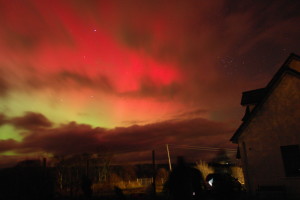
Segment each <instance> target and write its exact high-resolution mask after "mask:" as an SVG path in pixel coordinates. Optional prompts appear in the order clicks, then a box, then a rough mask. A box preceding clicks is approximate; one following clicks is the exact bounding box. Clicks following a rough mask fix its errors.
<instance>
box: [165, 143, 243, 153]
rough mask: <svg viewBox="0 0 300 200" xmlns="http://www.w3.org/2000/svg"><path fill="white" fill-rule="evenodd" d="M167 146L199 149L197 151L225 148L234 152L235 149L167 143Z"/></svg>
mask: <svg viewBox="0 0 300 200" xmlns="http://www.w3.org/2000/svg"><path fill="white" fill-rule="evenodd" d="M169 146H173V148H177V149H191V150H199V151H221V150H225V151H228V152H236V151H237V150H236V149H230V148H218V147H201V146H189V145H177V144H169Z"/></svg>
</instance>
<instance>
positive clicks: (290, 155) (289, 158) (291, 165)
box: [280, 145, 300, 177]
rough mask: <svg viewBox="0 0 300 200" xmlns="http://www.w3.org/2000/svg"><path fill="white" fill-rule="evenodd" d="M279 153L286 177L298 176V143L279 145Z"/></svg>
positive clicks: (299, 168) (299, 164) (299, 163)
mask: <svg viewBox="0 0 300 200" xmlns="http://www.w3.org/2000/svg"><path fill="white" fill-rule="evenodd" d="M280 149H281V155H282V160H283V165H284V169H285V175H286V176H287V177H293V176H300V148H299V145H289V146H281V147H280Z"/></svg>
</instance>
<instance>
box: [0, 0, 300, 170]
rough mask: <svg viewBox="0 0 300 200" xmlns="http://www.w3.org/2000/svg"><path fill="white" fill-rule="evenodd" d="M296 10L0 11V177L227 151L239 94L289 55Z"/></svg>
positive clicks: (3, 6)
mask: <svg viewBox="0 0 300 200" xmlns="http://www.w3.org/2000/svg"><path fill="white" fill-rule="evenodd" d="M299 9H300V4H299V2H296V1H288V2H283V1H279V0H274V1H263V2H261V1H257V2H255V1H250V0H249V1H247V0H246V1H243V2H242V3H241V2H240V1H226V0H218V1H212V2H210V1H206V2H203V1H196V0H189V1H181V2H170V1H147V0H136V1H135V0H130V1H121V0H120V1H115V0H114V1H93V0H91V1H84V0H75V1H74V0H72V1H71V0H63V1H38V0H36V1H35V0H25V1H17V0H11V1H4V0H3V1H0V26H1V29H0V113H1V114H0V157H1V162H2V163H0V165H2V166H4V165H7V164H9V163H13V162H16V161H18V160H20V159H23V158H25V157H26V158H28V157H30V156H33V157H38V156H40V155H44V154H47V155H56V154H72V153H80V152H84V151H86V152H93V151H96V149H97V148H98V147H99V146H101V147H105V148H106V149H109V150H110V151H115V152H122V151H129V152H135V153H132V154H134V155H136V156H135V157H134V158H133V156H128V157H126V156H123V157H122V158H120V159H119V160H123V161H124V160H125V161H139V162H142V161H145V160H150V157H149V158H148V157H147V156H148V154H147V153H143V151H144V152H147V151H151V150H152V149H153V148H161V147H162V146H164V145H165V144H167V143H171V144H180V145H194V146H213V147H234V146H232V145H231V144H230V143H229V141H228V140H229V138H230V136H231V135H232V134H233V132H234V129H235V128H236V127H237V125H238V124H239V122H240V119H241V117H242V115H243V109H242V108H241V107H240V105H239V102H240V96H241V92H242V91H244V90H249V89H255V88H259V87H264V85H265V84H266V83H267V81H268V80H269V79H270V78H271V77H272V75H273V74H274V73H275V71H276V70H277V69H278V68H279V66H280V65H281V63H283V61H284V60H285V58H286V57H287V56H288V55H289V53H291V52H294V53H298V54H299V52H300V48H299V46H300V45H299V44H300V39H299V34H300V29H299V28H298V26H297V25H298V24H299V22H300V14H299ZM262 10H263V12H262ZM66 141H68V143H66ZM77 147H78V148H77ZM79 147H80V148H79ZM136 152H139V154H137V153H136ZM178 154H179V153H178ZM188 154H189V155H190V156H191V157H193V158H194V157H197V156H198V155H199V156H198V157H199V158H198V157H197V158H198V159H199V160H200V159H205V158H208V157H210V156H207V155H206V156H204V155H203V154H198V153H196V152H195V153H193V155H191V153H188ZM149 155H150V154H149ZM158 157H159V158H160V159H161V160H164V153H161V155H160V156H158Z"/></svg>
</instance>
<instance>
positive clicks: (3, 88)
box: [0, 70, 9, 97]
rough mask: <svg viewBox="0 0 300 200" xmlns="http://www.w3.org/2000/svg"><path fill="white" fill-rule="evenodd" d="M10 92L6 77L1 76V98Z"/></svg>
mask: <svg viewBox="0 0 300 200" xmlns="http://www.w3.org/2000/svg"><path fill="white" fill-rule="evenodd" d="M1 71H2V70H0V72H1ZM8 92H9V85H8V83H7V82H6V80H5V79H4V77H2V76H1V75H0V97H5V96H6V95H7V94H8Z"/></svg>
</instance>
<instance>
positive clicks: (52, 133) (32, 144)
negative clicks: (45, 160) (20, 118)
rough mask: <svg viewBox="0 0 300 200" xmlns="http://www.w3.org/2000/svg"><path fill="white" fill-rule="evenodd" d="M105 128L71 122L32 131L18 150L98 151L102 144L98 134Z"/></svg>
mask: <svg viewBox="0 0 300 200" xmlns="http://www.w3.org/2000/svg"><path fill="white" fill-rule="evenodd" d="M104 130H105V129H102V128H92V127H91V126H89V125H85V124H76V123H75V122H71V123H69V124H65V125H61V126H60V127H58V128H52V129H45V130H43V131H39V132H32V133H31V134H30V135H29V136H27V137H25V138H24V139H23V141H22V144H21V148H20V149H19V150H18V151H19V152H23V153H25V152H35V151H45V152H49V153H53V154H58V155H60V154H63V155H65V154H78V153H86V152H97V151H98V150H99V149H100V147H101V145H102V144H101V140H99V139H98V136H99V135H100V134H101V133H103V131H104Z"/></svg>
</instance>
